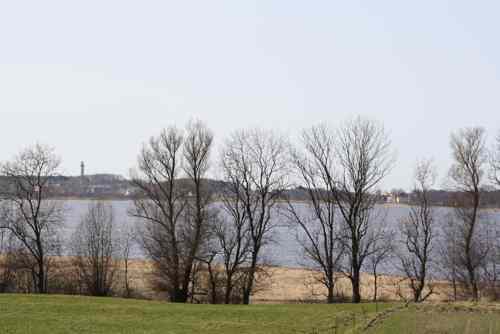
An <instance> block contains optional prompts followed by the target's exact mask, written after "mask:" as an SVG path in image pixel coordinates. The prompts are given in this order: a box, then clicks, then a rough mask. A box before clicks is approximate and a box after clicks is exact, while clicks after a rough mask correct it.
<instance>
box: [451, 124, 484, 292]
mask: <svg viewBox="0 0 500 334" xmlns="http://www.w3.org/2000/svg"><path fill="white" fill-rule="evenodd" d="M484 137H485V132H484V129H483V128H465V129H461V130H459V131H458V132H456V133H453V134H452V135H451V142H450V144H451V149H452V153H453V158H454V164H453V165H452V167H451V169H450V172H449V176H450V180H451V182H452V187H453V188H454V189H455V190H456V191H458V195H457V198H456V199H455V203H454V209H455V219H456V224H455V228H456V231H455V232H456V235H457V237H458V239H457V243H456V246H457V248H458V253H457V254H456V256H458V265H459V268H461V269H463V271H464V272H465V275H464V276H465V277H464V278H465V281H464V283H465V284H466V286H467V287H468V289H469V291H470V294H471V297H472V298H473V299H474V300H477V299H478V298H479V286H478V282H479V277H478V274H479V273H478V269H479V268H480V266H481V265H482V261H483V260H484V259H485V257H486V255H487V252H488V249H487V247H485V244H484V243H483V242H482V238H481V235H480V227H481V226H479V224H480V219H481V218H480V207H481V186H482V182H483V176H484V165H485V163H486V152H485V144H484V141H485V139H484Z"/></svg>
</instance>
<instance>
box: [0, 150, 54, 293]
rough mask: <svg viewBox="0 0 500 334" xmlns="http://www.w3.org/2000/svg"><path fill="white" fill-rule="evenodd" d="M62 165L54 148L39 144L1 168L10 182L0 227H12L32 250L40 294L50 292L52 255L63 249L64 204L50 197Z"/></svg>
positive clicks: (26, 246) (13, 231) (35, 276)
mask: <svg viewBox="0 0 500 334" xmlns="http://www.w3.org/2000/svg"><path fill="white" fill-rule="evenodd" d="M59 164H60V159H59V158H58V157H57V156H56V155H55V154H54V151H53V149H51V148H49V147H45V146H42V145H39V144H36V145H34V146H32V147H28V148H26V149H24V150H23V151H21V153H19V155H17V156H16V157H15V158H14V159H13V160H12V161H10V162H6V163H3V164H2V165H1V167H0V171H1V174H2V175H3V176H4V177H5V178H6V181H7V185H6V187H5V189H4V190H2V194H1V195H2V198H3V199H4V200H5V202H6V203H5V204H6V205H4V206H3V212H2V222H1V226H0V227H1V228H4V229H7V230H9V231H10V232H11V233H12V234H13V235H14V236H15V237H16V238H17V239H18V240H19V241H20V242H21V243H22V245H23V246H24V247H25V248H26V251H27V252H28V253H29V255H30V257H31V259H32V260H33V264H34V266H33V271H32V274H33V278H34V285H35V291H36V292H38V293H47V291H48V271H49V265H50V258H49V256H51V255H56V254H58V253H59V252H60V245H61V243H60V240H59V229H60V227H61V224H62V214H63V205H62V203H61V202H60V201H52V200H49V199H48V196H49V195H50V187H49V185H50V181H51V179H52V178H54V177H55V176H57V175H58V173H57V171H58V168H59Z"/></svg>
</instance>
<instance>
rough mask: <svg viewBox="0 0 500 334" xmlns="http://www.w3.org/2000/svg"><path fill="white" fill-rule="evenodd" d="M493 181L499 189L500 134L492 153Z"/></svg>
mask: <svg viewBox="0 0 500 334" xmlns="http://www.w3.org/2000/svg"><path fill="white" fill-rule="evenodd" d="M490 164H491V172H492V173H491V179H492V181H493V182H494V183H496V185H497V186H498V187H500V132H499V133H498V135H497V137H496V141H495V146H494V147H493V150H492V152H491V159H490Z"/></svg>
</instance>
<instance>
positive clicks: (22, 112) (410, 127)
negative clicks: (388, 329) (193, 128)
mask: <svg viewBox="0 0 500 334" xmlns="http://www.w3.org/2000/svg"><path fill="white" fill-rule="evenodd" d="M499 12H500V2H498V1H474V2H471V1H459V0H455V1H440V0H433V1H425V0H422V1H400V0H399V1H396V0H395V1H383V0H381V1H356V0H353V1H292V0H282V1H272V0H263V1H234V0H233V1H218V0H213V1H201V0H200V1H190V0H185V1H165V0H164V1H148V0H142V1H124V0H119V1H112V0H100V1H93V0H87V1H68V0H63V1H51V0H46V1H23V0H18V1H6V0H0V125H1V126H0V143H1V146H0V147H1V149H0V160H1V161H4V160H8V159H11V158H12V156H13V155H15V154H16V152H18V151H19V150H20V149H22V148H23V147H26V146H29V145H31V144H33V143H35V142H39V143H43V144H46V145H50V146H52V147H54V149H55V151H56V152H57V154H58V155H60V156H61V158H62V161H63V162H62V172H63V173H65V174H69V175H76V174H78V173H79V164H80V161H82V160H83V161H85V164H86V169H87V173H117V174H122V175H124V176H127V175H128V174H129V169H130V168H132V167H134V166H135V164H136V157H137V154H138V152H139V150H140V148H141V146H142V144H143V143H144V142H145V141H147V140H148V138H149V137H151V136H153V135H157V134H158V133H159V132H160V131H161V129H162V128H163V127H167V126H170V125H177V126H179V127H182V126H183V125H184V124H185V123H186V122H187V121H188V120H190V119H193V118H197V119H201V120H203V121H205V122H206V123H207V124H208V126H209V127H210V128H211V129H212V130H213V131H214V133H215V144H216V145H218V144H220V143H221V142H222V141H223V140H224V138H225V137H226V136H227V135H228V134H230V133H231V132H232V131H234V130H236V129H240V128H247V127H263V128H272V129H276V130H277V131H280V132H282V133H284V134H286V135H288V136H289V138H290V140H292V141H293V140H294V138H296V137H297V136H298V135H299V133H300V131H301V129H303V128H305V127H310V126H312V125H314V124H318V123H328V124H331V125H332V126H336V125H338V124H339V123H341V122H342V121H344V120H346V119H349V118H352V117H354V116H356V115H361V116H363V117H367V118H370V119H376V120H378V121H381V122H383V123H384V126H385V128H386V129H387V131H388V132H389V133H390V137H391V139H392V142H393V146H394V149H395V150H396V151H397V154H398V155H397V156H398V160H397V164H396V166H395V167H394V169H393V171H392V172H391V174H390V175H389V176H388V177H387V178H386V179H385V180H384V181H383V183H382V184H381V187H383V188H385V189H390V188H392V187H403V188H409V187H410V186H411V184H412V175H413V166H414V164H415V161H416V160H417V159H419V158H434V160H435V163H436V165H437V167H438V172H439V175H440V176H441V178H444V176H445V175H446V173H447V170H448V168H449V165H450V164H451V153H450V149H449V136H450V133H451V132H452V131H455V130H457V129H459V128H462V127H470V126H483V127H485V128H486V130H487V132H488V138H489V140H492V139H493V137H494V136H495V133H496V132H498V131H499V130H500V112H499V109H500V43H498V34H499V32H500V20H498V13H499Z"/></svg>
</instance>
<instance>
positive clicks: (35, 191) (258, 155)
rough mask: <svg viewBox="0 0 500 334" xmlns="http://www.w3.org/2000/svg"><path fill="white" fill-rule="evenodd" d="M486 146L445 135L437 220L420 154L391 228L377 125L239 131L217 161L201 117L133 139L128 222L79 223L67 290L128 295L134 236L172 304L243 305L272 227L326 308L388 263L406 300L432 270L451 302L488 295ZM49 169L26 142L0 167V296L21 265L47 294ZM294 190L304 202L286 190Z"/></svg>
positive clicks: (465, 134) (58, 250)
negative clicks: (443, 206) (344, 283)
mask: <svg viewBox="0 0 500 334" xmlns="http://www.w3.org/2000/svg"><path fill="white" fill-rule="evenodd" d="M485 141H486V139H485V132H484V130H483V129H482V128H465V129H462V130H459V131H457V132H455V133H453V134H452V135H451V140H450V147H451V152H452V158H453V161H454V163H453V165H452V166H451V168H450V171H449V173H448V179H447V187H448V190H449V191H453V193H454V194H455V196H454V198H453V202H452V209H453V210H452V211H450V213H449V214H448V215H447V216H446V217H441V216H439V215H438V214H437V209H436V208H435V207H434V205H433V204H432V200H431V194H432V191H433V187H434V185H435V182H436V171H435V167H434V166H433V164H432V163H431V161H430V160H422V161H420V162H418V163H417V165H416V168H415V180H414V181H415V186H414V189H413V191H412V198H413V202H412V206H411V207H410V208H409V213H408V216H407V217H405V218H404V219H402V220H401V221H400V222H399V234H396V233H395V232H396V231H394V230H391V229H390V228H389V226H390V224H388V223H387V220H388V219H389V218H388V215H387V213H386V212H385V211H384V210H383V209H381V208H380V207H379V206H377V205H376V204H377V200H378V196H379V189H378V188H379V186H380V184H381V182H382V181H383V180H384V178H385V177H386V176H387V175H388V173H389V172H390V171H391V170H392V168H393V166H394V163H395V155H394V151H393V149H392V147H391V141H390V139H389V136H388V133H387V132H386V130H385V129H384V127H383V125H382V124H381V123H379V122H377V121H373V120H369V119H365V118H362V117H357V118H353V119H351V120H350V121H347V122H344V123H342V124H341V125H340V126H338V127H336V128H331V127H329V126H327V125H323V124H322V125H318V126H315V127H312V128H309V129H306V130H304V131H303V133H302V136H301V138H300V140H299V142H298V143H297V145H292V144H291V143H290V142H289V140H288V139H287V138H286V137H284V136H282V135H280V134H278V133H276V132H273V131H266V130H261V129H249V130H248V129H247V130H238V131H235V132H233V133H232V134H231V135H230V136H228V138H226V139H225V140H224V141H223V142H222V145H221V147H220V150H219V152H218V153H219V155H218V156H216V158H215V159H214V155H213V150H214V144H213V143H214V136H213V133H212V132H211V130H210V129H209V128H208V127H207V126H206V125H205V124H204V123H203V122H200V121H192V122H189V123H188V124H187V125H186V127H185V128H184V129H180V128H176V127H169V128H167V129H164V130H163V131H162V132H161V133H160V134H159V135H158V136H155V137H152V138H151V139H150V140H149V142H147V143H146V144H145V145H144V147H143V149H142V150H141V152H140V154H139V156H138V163H137V168H136V169H135V171H134V172H133V173H132V178H131V182H132V184H133V185H134V186H135V187H136V189H138V192H137V194H136V197H135V199H134V203H133V204H134V205H133V208H132V209H131V210H130V212H129V213H130V215H131V216H132V217H134V218H135V220H136V222H137V229H136V230H135V231H133V232H131V231H125V232H126V233H123V232H124V231H120V230H119V229H117V226H118V225H119V223H120V222H115V218H114V214H113V209H112V207H111V206H109V205H107V204H105V203H103V202H94V203H92V204H91V205H90V206H89V208H88V211H87V212H86V213H85V215H84V216H83V217H81V221H80V224H79V225H78V227H77V230H76V232H75V234H74V236H73V238H72V246H71V247H70V248H71V249H70V253H71V254H70V255H71V259H72V260H71V266H72V268H73V269H72V275H74V277H75V282H77V285H78V288H77V289H76V290H77V291H76V292H79V293H87V294H92V295H100V296H108V295H115V294H116V291H118V290H119V289H122V290H124V293H123V294H124V295H125V296H131V295H132V290H133V289H132V288H131V286H130V284H129V256H130V250H131V243H132V241H138V242H139V244H140V245H141V246H142V248H143V249H144V251H145V254H146V255H147V257H148V258H149V259H150V260H151V261H152V263H153V277H154V279H153V281H152V283H153V285H154V287H155V288H156V289H157V290H159V291H163V292H165V293H166V294H167V297H168V299H169V300H170V301H173V302H188V301H191V302H202V301H208V302H211V303H227V304H228V303H243V304H249V303H250V302H251V298H252V295H253V294H255V292H256V291H258V290H259V289H260V283H261V280H262V278H265V277H266V275H267V274H268V273H267V269H266V268H267V267H266V264H267V261H266V258H265V256H264V254H265V252H264V251H265V248H266V247H267V246H268V245H269V244H270V243H271V242H273V230H274V229H275V228H276V227H277V226H278V225H279V224H280V221H281V222H286V224H287V225H288V226H289V227H290V228H292V229H293V230H294V231H295V233H296V236H297V239H298V241H299V243H300V245H301V253H302V254H303V257H304V259H305V260H306V261H307V263H308V265H312V266H313V267H315V268H316V269H318V270H319V273H320V276H318V277H319V278H318V280H319V282H320V283H321V284H323V285H324V287H325V291H326V296H325V297H326V300H327V301H328V302H330V303H331V302H334V301H335V297H336V295H335V294H336V283H337V281H338V279H339V278H341V277H344V278H347V279H348V280H349V281H350V283H351V286H352V301H353V302H356V303H357V302H360V301H361V300H362V297H363V296H362V295H361V284H362V273H363V272H368V273H371V274H372V276H373V278H374V280H373V284H374V296H373V298H374V300H376V299H377V298H378V289H379V281H378V279H379V276H380V272H383V271H384V270H386V268H387V267H388V266H392V267H394V268H396V269H397V270H398V271H399V273H400V275H401V276H403V278H404V281H403V282H404V284H405V286H406V287H407V288H408V289H409V290H410V291H411V293H412V296H411V299H412V300H413V301H415V302H420V301H424V300H426V299H427V298H428V297H429V296H431V295H432V294H433V293H435V289H434V281H435V280H436V279H437V278H438V276H440V277H442V276H446V277H447V278H448V279H449V280H450V281H451V282H452V285H453V287H454V296H455V298H457V296H458V291H459V290H460V293H462V294H464V296H467V297H470V298H472V299H474V300H477V299H479V298H480V297H481V296H482V294H484V293H486V290H487V289H490V290H493V291H496V289H497V288H498V287H497V282H498V277H500V276H499V274H500V272H499V271H498V269H497V263H498V259H499V258H498V253H499V252H498V248H499V246H500V240H498V238H497V234H496V233H493V232H492V228H493V227H492V226H494V224H493V223H492V222H491V219H490V217H489V216H488V214H487V213H486V211H485V210H484V206H485V204H484V201H483V194H484V191H485V189H486V187H487V186H489V187H490V188H491V187H492V186H496V187H497V188H500V177H499V175H500V136H499V137H498V138H497V139H496V143H495V145H494V146H493V147H492V148H491V149H487V147H486V143H485ZM59 165H60V160H59V158H58V157H57V156H56V155H55V154H54V152H53V150H52V149H50V148H47V147H44V146H41V145H35V146H33V147H30V148H28V149H26V150H23V151H22V152H21V153H20V154H19V155H18V156H16V157H15V158H14V159H13V160H12V161H10V162H6V163H3V164H1V166H0V171H1V174H2V176H5V180H7V181H8V182H7V183H5V184H4V185H3V187H2V189H0V192H1V217H0V218H1V221H0V232H1V234H0V250H1V252H2V254H3V256H2V257H1V262H0V264H1V266H0V267H1V268H0V289H2V291H5V290H6V289H7V288H8V287H9V286H10V285H11V284H12V281H13V280H14V278H15V277H16V275H17V276H19V275H20V274H19V273H20V272H23V273H24V274H26V277H29V278H30V281H31V282H32V284H31V285H30V287H29V288H28V291H34V292H38V293H47V292H49V291H50V289H49V285H50V284H49V281H50V280H54V279H55V276H54V275H52V274H51V273H52V271H53V270H52V268H53V266H54V259H55V258H56V257H57V256H59V255H62V254H63V252H62V246H63V245H62V242H61V239H60V232H61V228H62V224H63V222H64V205H63V202H61V201H55V200H51V199H50V179H51V178H52V177H54V176H57V175H59ZM214 176H217V177H219V179H220V181H221V182H220V184H219V186H218V189H217V192H215V189H214V187H213V186H212V185H211V184H210V181H209V178H211V177H214ZM294 187H295V188H296V187H301V189H302V190H303V191H304V193H305V196H306V200H305V201H303V202H301V203H297V202H296V201H295V200H294V199H293V198H291V197H289V196H288V195H289V194H290V193H289V192H288V190H290V189H292V188H294ZM283 219H284V220H283ZM488 223H489V224H488ZM495 232H496V231H495ZM132 233H133V234H134V235H132ZM439 234H441V236H440V240H441V241H440V242H439V243H437V242H436V240H437V239H436V238H437V237H438V236H439ZM396 235H399V238H397V237H396ZM117 277H121V278H120V279H118V278H117ZM118 281H120V282H122V281H123V286H121V284H118V283H117V282H118ZM75 284H76V283H75ZM118 285H120V287H118Z"/></svg>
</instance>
